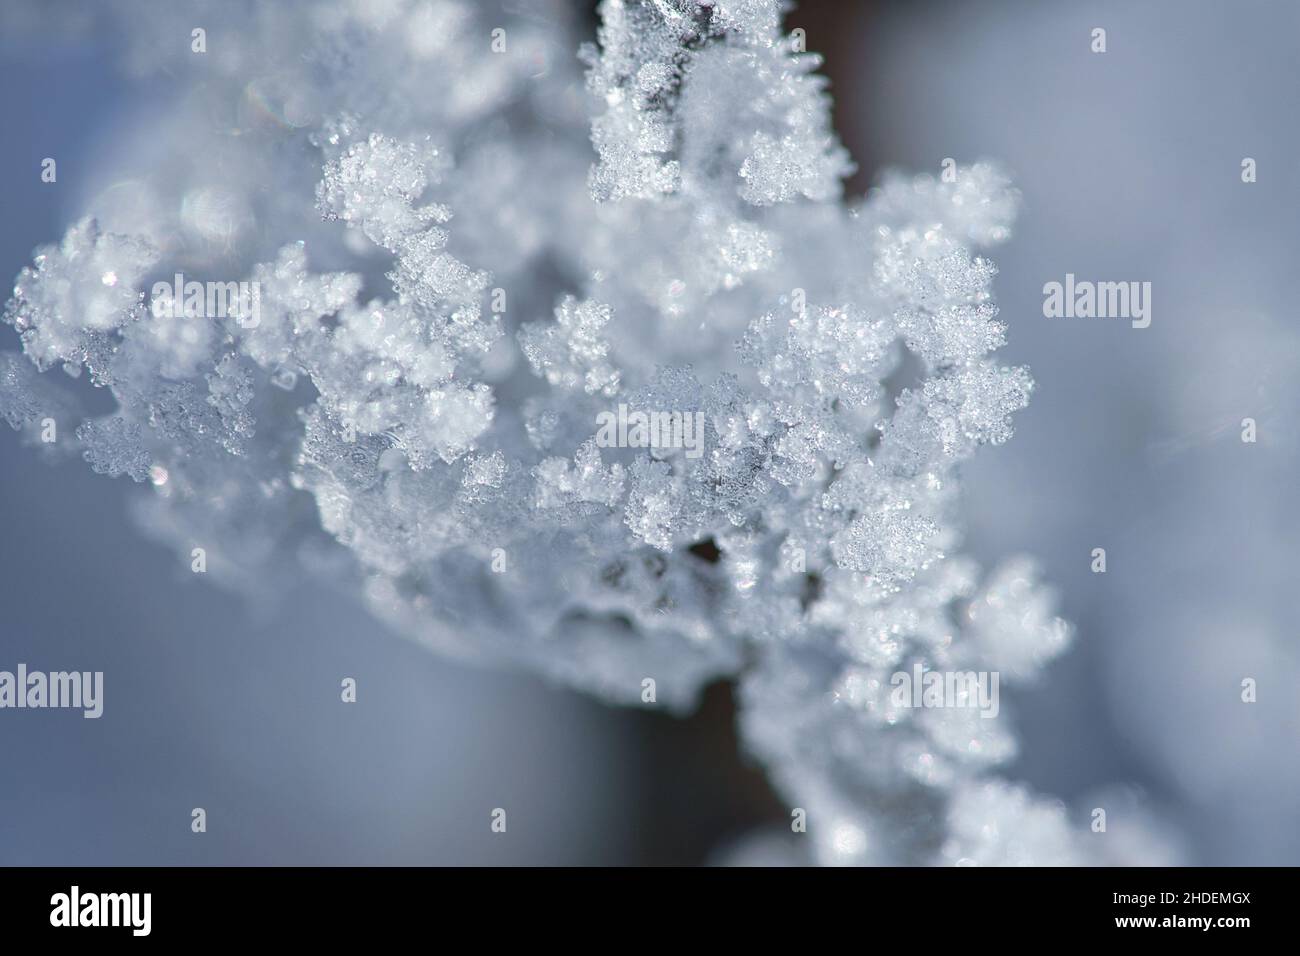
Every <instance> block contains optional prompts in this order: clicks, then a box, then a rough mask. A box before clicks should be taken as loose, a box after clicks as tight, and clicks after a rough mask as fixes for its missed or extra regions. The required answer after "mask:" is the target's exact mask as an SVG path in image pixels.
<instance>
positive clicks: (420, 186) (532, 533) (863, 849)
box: [0, 0, 1092, 864]
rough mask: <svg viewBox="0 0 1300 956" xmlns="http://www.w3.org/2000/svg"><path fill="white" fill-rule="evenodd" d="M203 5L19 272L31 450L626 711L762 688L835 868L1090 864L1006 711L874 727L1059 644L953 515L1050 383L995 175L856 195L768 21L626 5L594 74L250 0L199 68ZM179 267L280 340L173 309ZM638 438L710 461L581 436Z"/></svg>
mask: <svg viewBox="0 0 1300 956" xmlns="http://www.w3.org/2000/svg"><path fill="white" fill-rule="evenodd" d="M180 6H182V5H173V4H170V3H158V4H156V5H154V6H153V7H152V8H151V12H150V15H149V16H147V17H143V18H141V17H138V16H137V17H134V18H133V22H134V23H136V24H139V23H140V22H142V21H144V22H147V24H148V26H147V27H146V28H145V29H144V30H143V31H140V30H138V29H137V30H133V31H131V32H130V34H129V35H124V36H123V39H122V44H123V47H124V48H125V49H126V53H127V65H128V66H129V67H130V68H131V69H132V70H135V71H138V72H144V73H146V74H148V73H150V72H151V71H157V72H159V73H161V72H162V71H165V74H166V75H167V77H168V80H167V82H168V83H169V84H172V85H174V84H177V83H179V84H182V86H183V87H187V89H186V91H185V93H184V95H180V96H175V97H173V98H172V99H171V100H170V101H169V102H170V104H171V105H170V106H169V110H170V112H169V113H167V114H164V115H163V116H161V117H159V116H158V115H152V116H150V117H149V118H148V121H147V122H148V125H147V127H146V128H145V129H144V130H142V131H141V133H142V135H135V136H130V135H124V136H123V137H122V139H123V141H124V142H127V143H134V144H135V145H134V146H127V147H125V148H124V149H125V152H124V154H123V157H122V158H121V159H120V160H119V162H120V163H121V168H120V169H115V170H114V172H115V173H116V174H118V175H119V176H121V177H122V178H123V179H126V182H125V184H123V183H122V182H117V183H116V184H115V185H114V186H113V188H112V189H109V190H107V191H106V192H105V193H104V194H103V195H101V196H99V197H97V198H93V199H88V206H89V209H88V212H89V215H88V216H87V217H86V218H85V219H83V220H82V221H80V222H77V223H76V224H75V225H73V226H72V227H71V228H70V229H69V230H68V232H67V234H66V235H65V236H64V238H63V239H62V241H61V242H59V243H57V244H54V245H50V246H46V247H42V248H41V249H39V250H38V251H37V253H36V256H35V262H34V264H33V265H32V266H31V267H30V268H27V269H24V270H23V272H22V273H21V274H20V275H19V276H18V278H17V281H16V284H15V287H14V292H13V297H12V299H11V300H10V301H9V302H8V305H7V308H6V311H5V320H6V321H7V322H8V323H10V324H11V325H12V326H13V327H14V328H15V329H16V330H17V331H18V333H19V334H20V336H21V339H22V346H23V350H24V352H25V353H26V359H27V360H29V361H26V360H22V359H20V358H18V357H16V355H15V354H14V353H7V354H3V355H0V411H2V412H3V415H4V416H5V418H6V419H7V420H8V421H9V423H10V424H11V425H13V426H14V427H16V428H19V429H22V430H24V431H25V432H26V433H28V434H29V435H30V436H31V438H32V440H33V441H36V442H39V441H40V437H39V436H40V430H41V426H42V422H43V421H45V420H46V419H48V418H52V419H54V420H55V421H56V422H57V423H58V426H59V428H60V439H59V442H58V443H57V447H58V448H64V449H67V448H75V449H76V450H77V452H78V453H79V454H80V455H81V456H82V457H83V458H84V459H85V461H86V462H88V463H89V465H90V466H91V468H93V469H94V470H95V471H96V472H100V473H102V474H105V475H110V476H122V475H125V476H128V477H129V478H131V479H133V480H135V481H139V482H146V483H148V485H149V486H150V487H148V490H147V492H142V493H143V494H144V495H145V497H146V498H147V501H145V502H144V504H143V505H142V507H141V509H140V516H141V518H142V520H143V522H144V525H145V527H146V528H147V529H148V530H149V531H150V532H151V533H152V534H154V535H156V536H157V537H159V538H161V539H163V540H166V541H168V542H170V543H171V544H172V545H173V546H174V547H175V548H176V549H177V550H178V552H179V553H181V554H183V555H185V556H186V560H187V561H188V556H189V554H190V553H191V549H193V548H196V547H202V548H203V549H204V550H205V552H206V556H207V563H208V569H209V571H210V572H212V573H213V574H214V576H217V577H219V578H221V579H223V580H225V581H226V582H228V583H230V584H231V585H232V586H236V587H244V588H248V589H257V588H260V587H267V586H268V585H270V586H272V587H274V586H275V585H276V584H277V583H278V582H283V581H284V580H285V579H286V577H287V576H288V575H291V574H294V573H298V572H305V573H310V574H313V575H318V576H323V577H325V578H327V579H329V580H331V581H336V582H340V584H341V585H346V586H349V587H353V588H355V589H356V590H357V591H358V593H360V594H361V595H363V596H364V599H365V600H366V602H367V603H368V605H369V606H370V607H371V608H372V609H373V611H374V612H375V613H376V614H378V615H380V616H382V617H383V618H385V619H386V620H388V621H390V622H393V623H394V624H395V625H396V626H397V627H399V628H400V629H402V630H403V631H404V632H406V633H408V634H410V635H412V636H414V637H415V638H417V639H419V640H421V641H423V642H425V643H427V644H428V645H430V646H432V647H434V648H436V649H438V650H440V651H443V652H447V653H452V654H455V655H458V656H462V657H470V658H474V659H479V660H488V661H501V662H507V663H517V664H523V665H525V666H527V667H530V668H533V669H535V670H536V671H539V672H541V673H542V674H544V675H546V676H547V677H549V678H552V679H555V680H559V681H563V682H565V683H567V684H570V685H573V686H576V687H579V688H582V689H584V690H587V691H589V692H591V693H594V694H596V695H599V696H600V697H602V698H604V699H606V700H609V701H612V702H617V703H626V704H637V705H641V704H642V703H643V696H642V695H643V691H644V687H645V685H644V684H643V681H645V680H646V679H647V678H649V679H652V680H653V681H654V687H655V693H656V695H657V696H656V703H657V704H658V705H660V706H667V707H669V708H671V709H674V710H677V711H683V710H686V709H688V708H690V707H691V706H692V704H693V702H694V701H695V700H696V698H697V696H698V694H699V692H700V690H701V687H702V686H703V685H704V684H705V683H707V682H710V681H714V680H717V679H719V678H726V679H731V680H734V681H735V682H736V684H737V687H738V699H739V704H740V717H739V724H740V732H741V737H742V740H743V742H744V745H745V746H746V747H747V748H748V750H749V751H750V752H751V753H752V754H753V755H755V756H756V757H757V758H758V759H759V760H760V761H762V762H763V763H764V764H765V765H766V767H767V769H768V772H769V774H770V777H771V780H772V782H773V784H774V786H775V787H776V789H777V792H778V793H779V794H780V795H781V796H782V798H783V799H784V800H785V801H787V802H788V804H789V806H790V807H792V808H795V807H797V808H800V809H802V810H803V811H805V812H806V817H807V821H808V823H807V834H806V836H804V837H803V839H804V840H805V841H806V842H805V843H804V844H802V850H803V852H805V853H806V854H807V856H806V857H804V858H806V859H810V860H813V861H816V862H822V863H869V864H881V863H909V864H911V863H935V864H958V863H960V864H1006V863H1030V862H1049V863H1071V862H1086V861H1088V860H1090V859H1092V857H1090V856H1086V855H1085V852H1084V849H1083V843H1084V842H1085V841H1086V834H1087V825H1086V824H1087V820H1086V817H1084V818H1083V819H1067V816H1066V814H1065V811H1064V810H1063V809H1062V808H1061V807H1059V806H1058V805H1057V804H1055V803H1053V802H1050V801H1046V800H1043V799H1040V798H1037V797H1035V796H1033V795H1031V794H1030V793H1028V792H1027V791H1026V790H1025V789H1023V788H1021V787H1018V786H1015V785H1013V784H1010V783H1007V782H1004V781H1002V780H1000V779H999V778H997V777H995V776H993V774H994V772H995V771H996V768H997V767H998V766H999V765H1000V764H1004V763H1006V762H1007V761H1008V760H1009V759H1010V758H1012V757H1013V756H1014V754H1015V752H1016V740H1015V737H1014V736H1013V734H1012V733H1011V731H1010V729H1009V728H1010V721H1011V718H1010V716H1009V715H1008V711H1009V708H1007V707H1006V706H1003V707H1002V709H1001V713H1000V714H999V716H998V717H997V718H996V719H987V717H986V716H984V715H982V714H981V712H980V711H979V710H976V709H972V708H961V707H947V708H929V709H927V708H919V709H918V708H913V707H900V706H897V705H896V702H895V700H894V698H893V697H892V696H891V690H893V686H892V684H891V675H894V674H896V673H904V672H906V673H911V672H912V670H913V668H914V667H915V666H917V665H918V664H919V665H921V666H922V667H923V668H925V669H928V670H931V671H937V672H951V671H976V672H994V673H997V674H999V675H1000V676H1001V680H1002V683H1003V684H1004V685H1014V684H1015V683H1016V682H1021V681H1028V680H1031V679H1033V678H1034V676H1035V675H1036V674H1037V673H1038V672H1039V670H1040V669H1041V668H1042V667H1043V665H1044V664H1045V663H1046V662H1047V661H1049V660H1050V659H1051V658H1052V657H1053V656H1054V655H1056V654H1058V653H1059V652H1060V651H1061V650H1062V649H1063V648H1064V647H1065V646H1066V644H1067V643H1068V640H1069V630H1068V628H1067V626H1066V625H1065V624H1064V623H1063V622H1062V621H1061V620H1060V619H1058V618H1057V617H1055V616H1054V613H1053V607H1052V604H1053V601H1052V597H1051V595H1050V594H1049V593H1047V592H1046V591H1044V590H1043V588H1042V587H1041V586H1040V584H1039V583H1038V580H1037V576H1036V572H1035V569H1034V567H1033V565H1032V564H1031V563H1029V562H1028V561H1025V560H1014V561H1012V562H1011V563H1009V564H1007V565H1005V566H1004V567H1002V568H1000V569H997V570H994V571H993V572H992V573H989V574H985V573H982V572H981V570H980V569H979V568H978V567H977V566H976V565H975V564H974V563H973V562H972V561H971V560H970V559H968V558H967V557H964V556H963V555H962V553H961V538H960V532H959V527H958V525H957V524H956V521H955V517H956V515H955V508H956V505H957V493H958V469H959V467H960V465H961V463H962V462H963V461H964V460H966V459H967V458H968V457H969V456H971V455H972V454H973V453H974V452H975V451H976V450H977V449H978V448H979V446H981V445H985V444H999V443H1001V442H1004V441H1006V440H1007V439H1008V438H1009V437H1010V436H1011V423H1010V418H1011V416H1012V414H1013V413H1014V412H1016V411H1017V410H1018V409H1020V408H1022V407H1024V405H1025V404H1026V402H1027V400H1028V398H1029V395H1030V391H1031V388H1032V382H1031V380H1030V378H1029V376H1028V374H1027V372H1026V371H1025V370H1024V369H1021V368H1009V367H1006V366H1005V365H1003V364H1001V363H999V361H998V360H997V359H996V357H994V353H995V351H996V350H997V349H998V347H999V346H1001V345H1002V343H1003V336H1004V331H1005V328H1004V326H1003V324H1002V323H1001V322H999V321H998V319H997V309H996V307H995V305H994V304H993V300H992V296H991V284H992V280H993V278H994V275H995V269H994V267H993V265H992V264H991V262H990V261H989V260H988V259H986V258H983V256H982V255H981V254H980V250H982V249H983V248H984V247H986V246H989V245H992V244H994V243H997V242H999V241H1001V240H1004V239H1006V238H1007V237H1008V236H1009V230H1010V225H1011V220H1012V217H1013V215H1014V211H1015V208H1016V199H1017V197H1016V193H1015V191H1014V190H1013V189H1012V188H1011V187H1010V186H1009V184H1008V182H1007V181H1006V179H1004V178H1003V177H1002V176H1001V175H1000V174H999V173H998V172H997V171H996V170H995V169H993V168H991V167H989V166H987V165H982V164H977V165H970V166H966V167H963V168H961V170H960V173H959V175H958V176H957V178H956V181H955V182H942V181H940V180H938V179H936V178H934V177H931V176H921V177H917V178H904V177H900V176H893V177H890V178H886V179H885V180H884V181H883V183H882V185H880V186H879V187H878V188H876V189H874V190H873V191H872V192H871V193H870V194H868V195H867V196H866V197H865V199H864V200H861V201H852V202H846V201H845V200H844V199H843V197H842V189H841V180H842V179H843V178H844V177H845V176H846V175H847V174H848V173H850V172H851V171H852V169H853V166H852V164H851V162H850V160H849V158H848V156H847V154H846V152H845V150H844V148H843V147H842V146H841V145H840V144H839V142H838V140H837V139H836V137H835V134H834V132H833V131H832V129H831V125H830V119H829V98H828V94H827V91H826V89H825V82H824V80H823V78H822V77H820V76H819V75H818V74H817V73H816V72H815V70H816V68H817V67H818V65H819V63H820V60H819V58H818V57H816V56H815V55H812V54H808V53H804V52H800V46H801V44H799V43H798V42H795V41H794V40H792V38H791V36H790V35H787V34H786V33H784V32H783V27H782V19H783V17H784V15H785V14H786V12H787V11H786V10H785V9H784V7H783V4H781V3H780V2H778V0H712V2H710V0H646V2H634V0H605V2H604V3H603V4H602V5H601V11H600V12H601V25H600V27H599V29H598V32H597V36H596V42H594V43H586V44H582V45H581V47H580V49H579V50H578V55H577V58H576V59H575V58H574V56H573V52H572V45H571V40H570V37H572V36H575V35H577V34H578V33H579V32H580V30H581V24H579V23H576V22H572V21H571V20H570V14H568V13H566V12H565V11H566V9H567V5H559V4H557V5H555V6H554V7H548V6H547V5H545V4H526V5H522V6H520V7H519V9H520V10H521V11H523V12H520V13H517V14H516V13H507V12H504V11H502V10H499V9H497V7H496V5H494V4H479V3H468V2H465V3H461V2H454V0H448V2H423V0H391V2H386V3H369V2H360V0H356V2H353V0H335V2H326V3H305V2H304V3H300V4H299V3H274V4H270V3H268V4H262V5H257V6H251V5H246V4H243V3H223V4H220V5H212V6H210V7H203V8H202V13H203V26H204V28H205V30H206V38H207V39H206V50H205V51H203V52H202V53H196V52H195V51H194V50H193V49H192V47H191V44H190V36H191V29H192V28H193V27H194V25H195V24H193V23H191V22H190V21H191V20H193V19H194V11H193V10H191V11H188V12H186V11H183V10H181V9H180ZM506 6H507V7H511V8H513V6H514V5H506ZM139 8H140V5H139V4H125V3H124V4H121V11H122V12H126V11H128V10H139ZM104 9H105V10H106V11H111V10H112V9H113V5H112V4H105V5H104ZM159 151H162V152H163V153H164V154H165V155H161V156H160V155H159ZM104 185H106V186H107V185H109V183H108V182H105V183H104ZM178 273H179V274H182V275H183V276H184V278H185V280H186V281H187V282H188V281H189V280H191V279H192V280H194V281H197V282H199V283H206V284H209V285H210V284H212V283H233V282H244V283H251V284H254V287H255V288H256V290H257V308H256V310H255V311H254V312H253V313H252V314H249V313H248V311H247V310H244V311H238V310H236V311H234V312H233V314H213V313H212V310H211V308H210V301H211V300H210V299H206V300H205V299H202V297H194V298H193V299H192V300H191V297H190V296H189V295H188V294H186V293H185V290H184V289H173V290H171V292H170V294H172V295H175V296H182V295H184V297H185V303H184V308H182V309H175V308H172V307H170V306H169V307H167V308H164V309H161V310H160V309H158V308H156V300H157V299H158V297H159V296H160V295H161V294H162V293H160V292H158V291H156V283H158V282H160V281H161V282H164V283H172V282H173V276H175V275H177V274H178ZM173 284H174V283H173ZM41 372H45V373H47V374H44V375H41V374H39V373H41ZM65 373H66V375H65ZM83 375H84V378H83V377H82V376H83ZM66 376H71V378H72V379H78V378H81V381H80V382H75V383H74V382H70V381H68V380H67V378H66ZM59 380H62V381H63V385H64V387H59V386H58V384H57V383H58V381H59ZM87 381H88V382H89V383H92V384H93V385H94V386H97V387H99V388H100V389H103V390H105V392H103V393H96V392H94V391H93V390H91V389H89V388H86V387H85V383H86V382H87ZM103 394H111V396H112V399H113V400H114V401H113V403H112V408H111V410H109V411H107V413H104V414H98V413H92V412H91V411H90V410H89V409H88V408H86V407H85V403H86V398H87V396H90V397H95V396H102V395H103ZM100 405H101V406H103V405H104V403H103V402H102V401H101V402H100ZM620 406H623V407H624V408H625V410H629V411H630V412H631V413H635V414H640V415H642V416H649V417H653V416H656V415H658V416H664V417H665V418H664V420H667V418H670V417H676V418H677V419H679V420H680V419H682V418H683V417H684V416H685V417H689V418H690V420H691V421H696V420H698V421H701V422H702V427H703V453H702V454H699V455H695V456H690V455H687V454H685V453H684V450H683V449H681V448H675V447H671V445H670V444H664V443H660V444H658V445H657V446H654V447H646V443H644V442H642V443H640V444H638V443H637V442H635V441H633V440H630V438H629V440H626V441H617V442H610V441H603V442H602V441H598V440H597V432H598V426H597V422H598V417H599V416H600V415H601V414H602V413H612V412H615V411H616V410H617V409H618V408H619V407H620ZM97 411H102V408H101V409H98V410H97ZM696 416H698V418H697V417H696ZM634 430H635V429H634ZM624 437H625V438H626V437H628V436H627V435H626V433H625V434H624Z"/></svg>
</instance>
